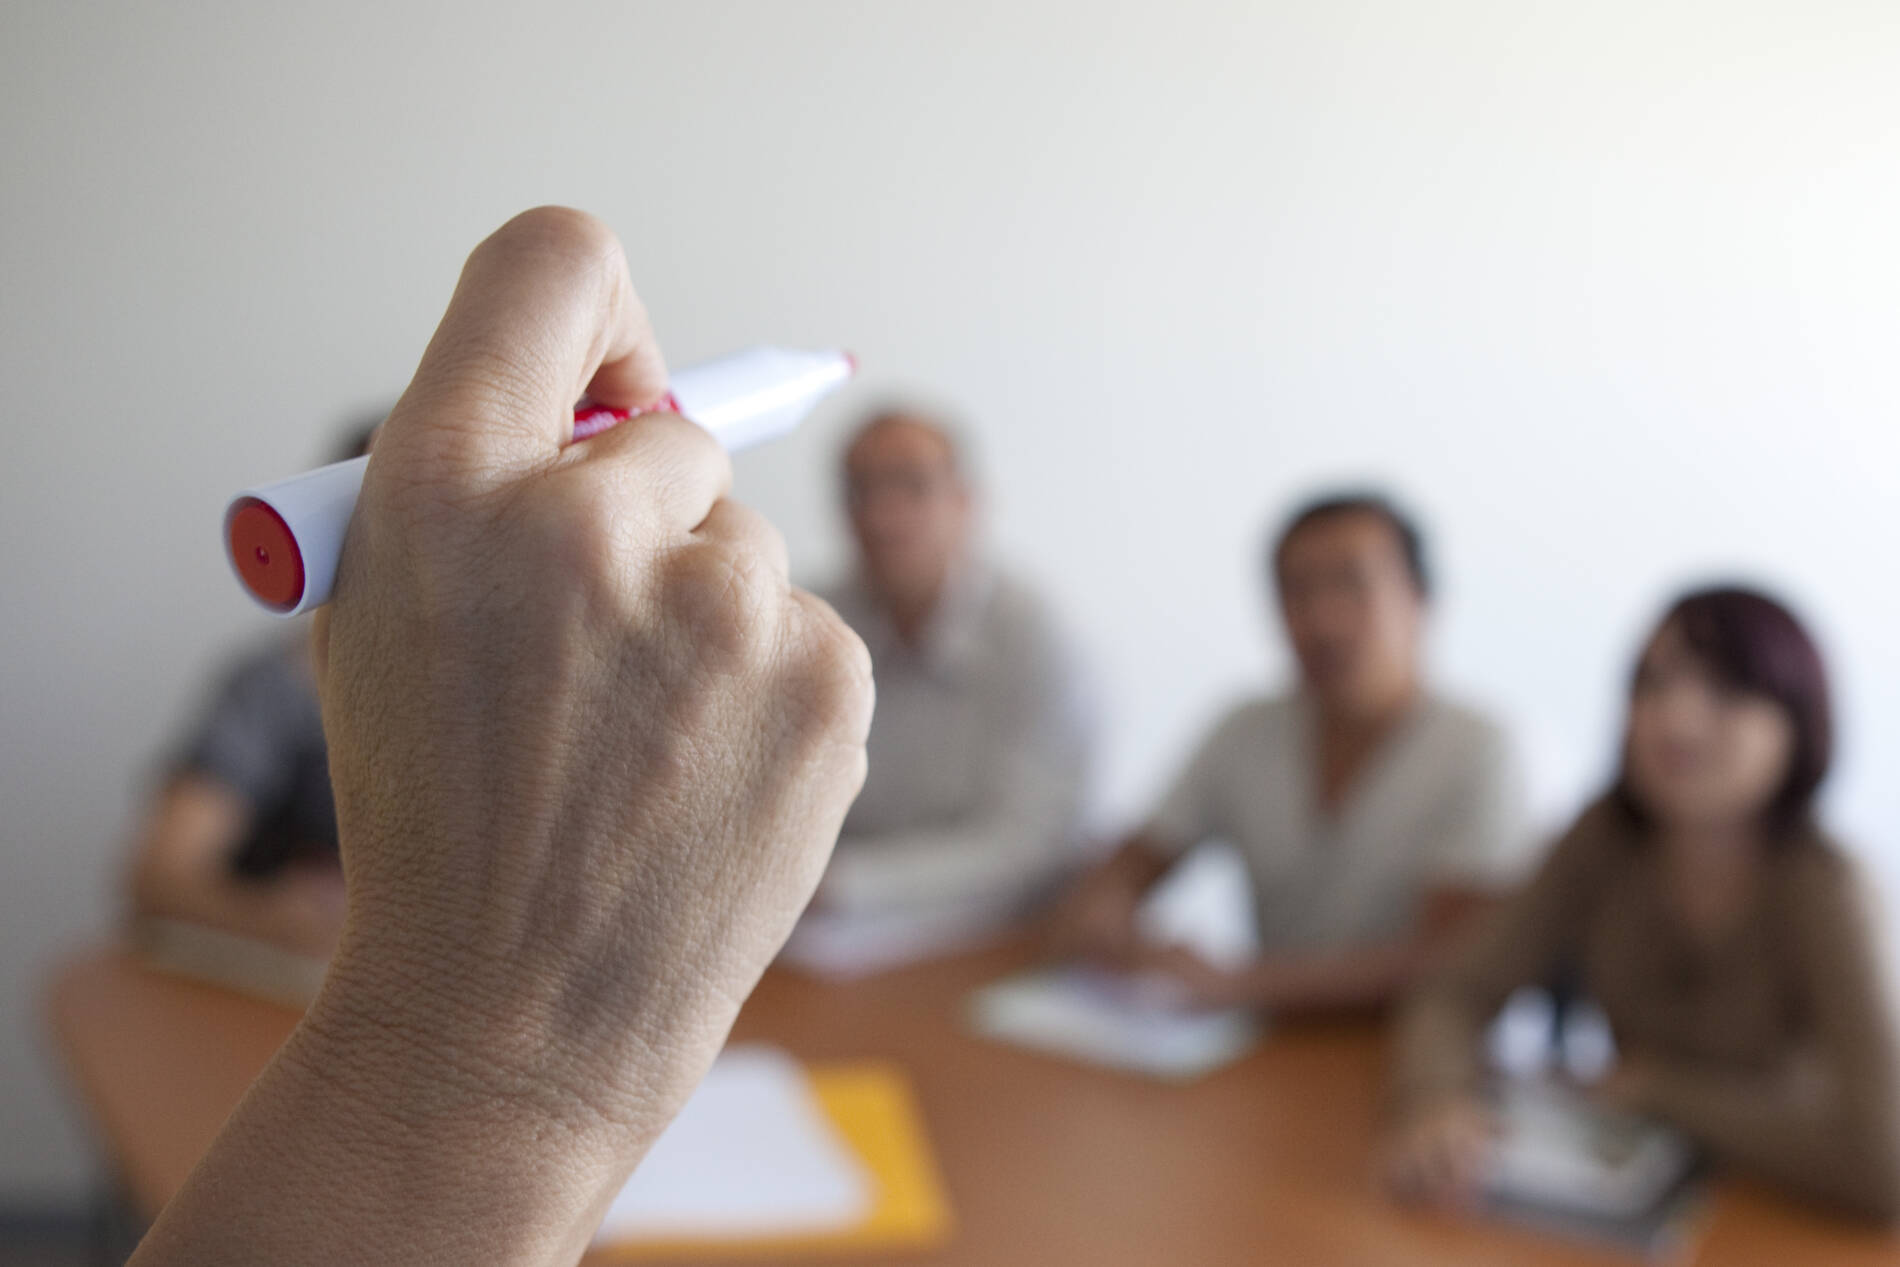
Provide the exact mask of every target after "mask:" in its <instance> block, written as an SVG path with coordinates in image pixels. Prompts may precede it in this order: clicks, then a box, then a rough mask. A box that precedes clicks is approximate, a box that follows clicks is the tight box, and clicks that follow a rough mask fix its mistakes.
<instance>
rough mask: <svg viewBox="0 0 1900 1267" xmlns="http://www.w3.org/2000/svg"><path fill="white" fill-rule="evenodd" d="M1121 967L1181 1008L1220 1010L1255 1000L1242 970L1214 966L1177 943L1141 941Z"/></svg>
mask: <svg viewBox="0 0 1900 1267" xmlns="http://www.w3.org/2000/svg"><path fill="white" fill-rule="evenodd" d="M1122 970H1123V971H1124V972H1126V973H1127V974H1128V975H1129V977H1130V978H1131V979H1132V980H1133V981H1135V982H1136V983H1137V984H1138V985H1140V986H1142V987H1144V988H1145V989H1147V990H1149V991H1151V992H1152V993H1153V994H1154V995H1155V996H1156V997H1158V998H1161V999H1164V1000H1165V1001H1167V1002H1168V1003H1169V1004H1170V1005H1171V1006H1173V1007H1175V1008H1178V1009H1181V1010H1183V1011H1190V1012H1213V1011H1222V1010H1224V1009H1227V1008H1236V1007H1249V1006H1252V1005H1253V1004H1254V1003H1256V1002H1257V1000H1256V999H1254V998H1253V997H1252V994H1251V991H1250V989H1249V982H1248V977H1247V974H1246V973H1245V972H1244V971H1235V970H1233V969H1230V968H1221V967H1217V966H1215V965H1214V964H1212V963H1209V962H1208V961H1207V960H1206V959H1204V958H1203V957H1202V956H1201V955H1200V954H1199V953H1198V952H1196V951H1194V950H1191V949H1189V948H1188V947H1186V946H1182V945H1178V944H1171V945H1165V946H1161V945H1152V944H1144V945H1142V946H1141V947H1140V948H1139V949H1138V950H1136V951H1135V952H1134V953H1133V954H1132V955H1130V956H1128V957H1127V958H1126V959H1125V960H1124V961H1123V963H1122Z"/></svg>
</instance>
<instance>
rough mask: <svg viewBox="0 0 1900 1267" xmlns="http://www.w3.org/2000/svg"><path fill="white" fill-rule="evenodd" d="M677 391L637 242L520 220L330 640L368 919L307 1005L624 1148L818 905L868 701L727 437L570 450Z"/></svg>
mask: <svg viewBox="0 0 1900 1267" xmlns="http://www.w3.org/2000/svg"><path fill="white" fill-rule="evenodd" d="M665 392H666V372H665V368H664V366H663V364H662V362H661V359H660V353H659V349H658V347H657V345H656V344H655V342H654V338H653V335H652V333H651V331H650V329H649V328H648V324H647V318H646V314H645V312H644V310H643V309H642V307H641V304H640V301H639V299H638V297H637V296H636V295H635V294H634V291H633V287H632V284H631V282H630V281H629V279H628V275H627V270H626V263H625V259H624V256H623V254H622V252H621V248H620V245H619V243H618V242H617V241H616V240H615V239H614V237H613V235H612V234H611V233H610V232H609V231H608V230H607V229H606V228H605V227H604V226H602V225H601V224H599V223H598V222H597V221H594V220H593V219H591V218H589V217H586V216H583V215H581V214H580V213H577V212H570V211H563V210H559V209H542V210H539V211H533V212H528V213H526V214H524V215H522V216H519V217H517V218H516V219H514V220H513V221H510V222H509V223H508V224H507V225H506V226H504V227H503V228H502V229H501V230H499V231H498V232H497V233H496V234H495V235H494V236H492V237H491V238H489V239H488V240H487V241H486V242H484V243H482V244H481V246H479V247H478V248H477V249H476V250H475V252H474V253H473V254H472V255H471V256H470V258H469V261H468V264H467V266H466V267H465V269H464V270H463V273H462V277H461V280H460V282H459V284H458V285H457V287H456V292H455V296H454V298H453V300H452V301H451V303H450V305H449V309H448V312H447V314H446V315H445V316H444V318H443V320H442V324H441V326H440V327H439V329H438V330H437V332H436V335H435V337H434V339H433V340H432V342H431V343H430V345H429V348H428V351H427V352H426V353H425V354H424V356H423V359H422V363H421V365H420V367H419V368H418V370H417V372H416V376H415V380H414V381H413V383H412V384H411V385H410V387H409V389H408V391H406V392H405V393H404V395H403V397H402V399H401V400H400V401H399V402H398V404H397V405H396V407H395V409H394V410H393V411H392V412H391V414H390V417H389V420H388V422H387V423H386V424H385V426H384V428H383V431H382V433H381V435H380V436H379V437H378V441H377V445H376V450H375V453H374V455H373V456H372V458H371V460H370V464H369V469H368V471H367V473H366V476H365V478H364V482H363V489H362V493H361V497H360V500H359V502H358V504H357V507H356V512H355V517H354V519H353V520H352V522H351V526H350V531H349V536H348V539H347V542H346V545H345V549H344V554H343V558H342V562H341V566H340V569H339V575H338V580H337V587H336V598H335V601H334V602H333V603H332V605H331V606H330V607H329V608H328V609H327V610H326V611H325V612H323V613H322V614H321V615H320V616H319V624H318V629H317V636H316V642H317V661H318V678H319V687H320V691H321V695H322V700H323V713H324V725H325V733H326V735H327V738H328V740H329V747H330V768H331V775H332V779H333V781H334V783H335V788H336V801H337V813H338V819H339V823H340V825H341V829H342V848H343V858H344V866H345V874H346V876H347V878H348V886H349V908H350V909H349V918H348V922H347V924H346V927H345V930H344V934H343V938H342V942H341V945H340V946H339V948H338V951H337V956H336V959H335V962H334V965H333V971H332V975H331V980H330V983H329V984H328V985H326V988H325V991H324V993H323V995H322V996H321V997H320V998H319V1000H318V1003H317V1004H316V1006H315V1007H314V1008H313V1010H312V1013H311V1016H310V1025H311V1027H312V1028H313V1029H315V1030H317V1031H319V1032H326V1031H334V1032H336V1033H339V1034H343V1035H348V1036H352V1037H355V1036H359V1035H360V1034H362V1033H364V1032H375V1033H377V1034H378V1035H380V1036H381V1040H382V1041H384V1042H385V1043H389V1042H393V1043H394V1044H395V1045H397V1046H400V1047H403V1048H405V1049H409V1050H412V1051H413V1053H414V1054H415V1055H416V1056H417V1057H418V1058H420V1059H424V1060H428V1059H435V1060H438V1061H440V1062H441V1066H442V1068H443V1069H444V1070H445V1071H447V1073H448V1074H449V1075H451V1076H453V1077H454V1078H457V1079H461V1080H464V1081H465V1082H467V1083H468V1084H470V1085H469V1090H471V1091H473V1092H474V1093H475V1094H476V1095H478V1096H479V1095H480V1094H482V1093H483V1092H484V1091H486V1090H489V1089H495V1090H497V1091H498V1093H500V1092H505V1093H506V1094H508V1095H510V1096H520V1095H522V1094H524V1093H525V1094H526V1095H528V1096H529V1097H530V1098H531V1099H532V1100H533V1101H534V1103H535V1104H536V1105H537V1106H538V1108H537V1111H545V1112H547V1113H548V1114H550V1115H551V1116H552V1117H553V1118H555V1119H557V1120H558V1121H559V1122H560V1124H561V1125H563V1126H573V1125H575V1124H577V1123H578V1124H580V1125H582V1126H583V1127H586V1128H589V1129H592V1128H595V1127H600V1128H604V1129H605V1131H606V1132H607V1134H608V1137H609V1138H608V1141H607V1142H608V1150H607V1151H608V1152H610V1153H611V1152H613V1151H614V1148H615V1147H616V1146H615V1145H614V1144H613V1142H612V1141H613V1140H614V1139H618V1140H619V1144H618V1148H619V1149H620V1153H621V1155H622V1156H624V1157H625V1161H626V1164H628V1165H630V1164H631V1161H632V1158H633V1156H637V1153H638V1150H639V1149H640V1148H642V1147H644V1145H645V1143H648V1142H650V1141H651V1138H652V1137H653V1136H654V1135H656V1134H657V1133H658V1131H659V1130H660V1129H661V1127H662V1126H663V1125H664V1124H665V1122H666V1121H668V1120H669V1119H670V1118H671V1116H672V1114H673V1112H675V1111H676V1110H677V1108H678V1107H679V1105H680V1104H681V1103H682V1102H683V1101H684V1099H685V1097H686V1096H687V1094H688V1093H689V1092H690V1090H691V1089H692V1087H693V1086H694V1085H695V1084H696V1083H697V1082H698V1080H699V1078H700V1077H701V1076H702V1075H703V1073H704V1071H705V1069H706V1067H707V1066H708V1064H709V1063H710V1062H711V1060H712V1057H713V1056H714V1054H715V1053H716V1052H717V1050H718V1048H719V1047H720V1045H721V1043H722V1042H723V1040H724V1037H725V1035H726V1032H727V1030H728V1028H729V1027H730V1025H731V1022H732V1020H733V1017H734V1015H735V1014H736V1012H737V1010H738V1007H739V1005H740V1003H741V1002H742V1001H743V1000H744V999H745V997H746V995H747V994H748V993H749V992H750V991H751V989H752V986H753V985H754V984H755V982H756V981H757V979H758V977H759V974H760V973H761V972H762V971H763V969H764V967H765V965H766V964H767V963H768V962H769V961H770V960H771V958H772V957H773V955H774V954H775V953H776V952H777V950H778V948H779V946H780V944H781V943H782V942H783V941H784V939H785V936H786V934H787V933H788V932H789V930H790V928H791V926H792V923H793V921H794V919H795V918H796V916H797V914H798V912H799V911H800V910H801V909H802V908H803V906H804V905H805V902H806V901H807V899H808V898H809V897H810V895H811V892H812V889H813V886H814V885H815V884H816V883H817V880H818V877H819V876H820V874H821V873H822V872H823V870H824V865H825V859H826V856H827V854H828V853H829V851H830V848H831V846H832V843H833V841H834V840H835V839H836V836H837V832H838V827H839V824H840V822H841V821H842V818H843V815H844V812H845V809H846V808H847V807H848V805H849V804H850V802H851V799H852V798H853V797H854V796H855V795H856V793H857V790H858V788H859V786H860V784H861V782H862V780H863V775H864V760H865V758H864V739H865V733H866V730H867V728H868V725H869V719H870V710H871V697H872V693H871V680H870V661H869V657H868V656H867V654H866V652H865V650H864V647H863V645H862V644H861V643H860V642H859V641H858V639H857V638H856V637H855V636H854V635H853V634H852V633H851V632H850V631H849V630H848V629H847V628H846V627H845V626H844V625H843V624H842V623H841V622H840V621H839V620H838V618H837V617H836V616H835V615H834V614H833V613H832V612H831V611H830V609H829V608H828V607H826V606H824V605H823V604H822V603H820V602H819V601H817V600H816V599H813V598H811V597H810V596H809V595H806V594H804V593H802V592H799V591H796V590H793V589H792V588H791V587H790V585H789V583H788V581H787V578H786V557H785V548H784V544H783V542H782V540H781V539H780V538H779V536H778V534H777V532H776V531H774V530H773V529H772V528H771V527H770V526H769V525H768V524H767V523H766V522H765V521H764V520H763V519H762V518H761V517H760V516H758V515H757V514H756V513H754V512H753V511H751V510H749V509H747V508H745V507H743V506H741V505H739V504H737V503H735V502H732V501H728V500H726V497H725V495H726V492H727V490H728V487H729V483H730V467H729V465H728V462H727V459H726V456H725V454H724V452H723V451H722V450H721V449H720V448H719V446H718V444H717V443H715V442H714V441H713V439H712V438H711V437H710V436H709V435H708V434H707V433H706V432H705V431H704V430H702V429H700V428H699V427H696V426H694V425H693V424H691V423H689V422H687V421H685V420H684V419H681V418H679V417H676V416H675V415H673V414H670V413H655V414H648V415H644V416H640V417H636V418H633V419H630V420H628V421H626V422H623V423H621V424H620V425H619V426H618V427H616V428H614V429H613V430H611V431H608V432H606V433H605V434H602V435H599V436H596V437H594V438H592V439H590V440H588V441H587V442H586V443H585V444H580V445H574V446H572V447H565V446H566V442H567V440H568V438H569V435H570V431H571V418H572V406H573V403H574V401H575V399H576V398H577V397H579V396H581V395H582V394H583V393H586V394H587V395H589V396H591V397H592V398H593V399H595V400H596V401H599V402H601V403H604V404H610V405H617V406H622V407H639V406H648V405H652V404H653V403H655V402H657V401H659V400H660V399H661V398H662V397H663V396H664V394H665ZM366 1026H367V1030H366V1029H365V1027H366Z"/></svg>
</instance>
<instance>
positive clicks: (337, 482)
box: [224, 347, 857, 616]
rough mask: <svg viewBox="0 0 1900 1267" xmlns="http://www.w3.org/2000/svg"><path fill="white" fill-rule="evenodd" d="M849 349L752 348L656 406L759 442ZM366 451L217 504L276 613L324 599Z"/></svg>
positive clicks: (608, 417)
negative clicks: (221, 505)
mask: <svg viewBox="0 0 1900 1267" xmlns="http://www.w3.org/2000/svg"><path fill="white" fill-rule="evenodd" d="M856 370H857V362H856V361H854V360H853V359H852V358H851V354H850V353H849V352H799V351H793V350H790V349H786V348H773V347H756V348H747V349H746V350H745V351H743V352H735V353H733V354H732V355H731V356H726V357H721V358H720V359H719V360H717V361H708V362H707V363H705V364H704V365H695V366H693V367H692V368H691V369H684V370H680V371H679V372H678V373H676V374H674V375H673V376H672V391H671V392H670V393H669V394H668V395H667V397H666V399H665V400H664V401H662V402H661V403H660V404H659V406H657V407H658V408H660V409H670V410H673V411H674V412H676V413H679V414H682V415H684V416H685V417H687V418H689V419H691V420H692V421H694V422H696V423H698V424H699V425H700V426H702V427H704V428H706V430H708V431H710V432H712V436H713V439H715V440H717V441H719V443H720V444H722V445H724V446H725V447H726V450H727V451H728V452H733V453H736V452H738V451H739V450H740V449H746V448H750V447H751V446H753V445H755V444H762V443H764V442H765V441H767V440H771V439H774V438H776V437H778V436H781V435H784V434H785V433H786V432H788V431H790V430H791V429H792V428H793V427H796V426H797V425H798V424H799V423H800V422H802V421H803V420H804V418H805V415H807V414H809V413H810V412H811V411H812V407H813V406H815V405H816V404H817V403H818V402H819V401H820V400H822V399H824V398H825V397H826V396H828V395H830V394H831V392H832V391H833V390H834V389H835V388H837V387H838V386H840V385H841V384H842V383H844V382H845V380H847V379H849V378H850V377H851V375H852V374H853V373H855V372H856ZM627 416H628V415H627V412H626V411H625V410H620V409H607V408H604V407H601V406H586V405H584V406H582V407H580V408H578V409H576V410H575V411H574V438H575V439H576V440H585V439H586V438H587V437H588V436H591V435H595V434H597V433H599V432H601V431H605V430H607V428H609V427H611V426H613V425H614V424H615V423H616V422H619V421H620V420H621V419H623V418H625V417H627ZM368 464H369V458H368V457H360V458H352V459H350V460H349V461H347V462H337V463H335V464H333V465H330V466H324V467H319V468H318V469H316V470H314V471H306V472H305V473H304V474H302V475H293V476H291V477H290V478H289V479H286V480H279V481H277V482H276V483H275V484H264V485H261V486H259V487H257V488H250V489H246V490H245V491H243V492H242V493H239V494H238V495H237V496H236V497H234V498H233V499H232V500H231V504H230V506H229V507H228V508H227V509H226V510H225V512H224V545H225V550H226V552H227V553H228V554H229V556H230V559H231V570H232V571H233V572H234V573H236V575H237V578H238V582H239V583H240V584H242V585H243V586H244V588H245V590H246V591H247V592H249V594H250V595H251V597H252V598H255V599H256V600H257V601H258V603H259V604H260V605H262V606H264V607H266V608H268V609H270V610H271V611H273V612H276V613H277V614H278V615H281V616H295V615H298V614H299V613H302V612H307V611H309V610H311V609H312V608H314V607H321V606H322V605H323V604H325V603H327V602H329V601H330V587H331V585H332V584H334V583H335V581H336V565H337V560H338V558H339V557H340V556H341V555H342V553H343V534H344V532H345V531H346V530H347V529H348V528H349V526H350V513H351V512H352V511H353V510H355V509H356V495H357V493H358V491H359V490H361V488H362V486H363V469H364V467H366V466H367V465H368Z"/></svg>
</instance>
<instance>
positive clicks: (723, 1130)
mask: <svg viewBox="0 0 1900 1267" xmlns="http://www.w3.org/2000/svg"><path fill="white" fill-rule="evenodd" d="M875 1197H876V1193H875V1192H874V1191H873V1186H872V1180H871V1177H870V1176H869V1175H867V1174H866V1172H865V1170H864V1167H863V1165H862V1164H861V1163H860V1162H859V1160H858V1158H857V1157H856V1156H855V1155H854V1154H853V1153H852V1151H851V1149H850V1146H849V1145H848V1144H846V1142H845V1141H844V1140H843V1139H842V1138H841V1137H840V1136H839V1134H838V1131H837V1129H836V1128H835V1127H834V1126H833V1125H832V1123H831V1122H830V1120H829V1119H828V1118H827V1117H826V1116H825V1114H824V1111H823V1109H822V1108H821V1106H820V1104H819V1102H818V1098H817V1096H816V1095H815V1094H814V1092H813V1090H812V1086H811V1082H810V1080H809V1079H808V1078H807V1076H806V1074H805V1071H804V1069H803V1068H801V1067H800V1066H799V1064H798V1062H797V1061H795V1060H793V1059H792V1058H791V1057H790V1056H788V1055H786V1054H785V1053H784V1052H782V1051H779V1050H778V1049H776V1048H772V1047H761V1046H742V1047H729V1048H727V1049H726V1051H725V1052H723V1053H722V1054H721V1055H720V1057H719V1059H718V1060H717V1061H715V1062H714V1064H713V1067H712V1071H711V1072H710V1073H708V1074H707V1075H706V1080H705V1081H704V1082H703V1083H701V1084H700V1086H699V1089H698V1090H697V1091H695V1092H694V1093H693V1096H692V1098H691V1099H690V1100H688V1101H687V1102H686V1107H685V1109H683V1110H682V1111H681V1112H680V1115H679V1116H678V1117H677V1118H675V1119H674V1121H673V1124H672V1125H671V1126H669V1127H668V1128H667V1130H666V1133H665V1134H664V1135H662V1136H660V1140H659V1142H658V1143H657V1144H655V1145H654V1146H653V1151H652V1152H650V1153H648V1154H647V1157H646V1160H645V1161H644V1162H642V1163H641V1165H640V1168H639V1169H638V1170H637V1171H635V1172H634V1175H633V1178H632V1179H630V1180H629V1181H628V1182H627V1186H626V1187H625V1188H623V1189H621V1192H620V1195H619V1196H618V1197H616V1198H615V1199H614V1202H613V1204H612V1206H610V1207H609V1208H608V1211H607V1217H606V1218H605V1219H604V1220H603V1221H602V1222H601V1225H600V1230H599V1231H598V1232H597V1233H596V1234H595V1237H594V1239H595V1241H596V1243H612V1242H615V1241H639V1240H654V1241H658V1240H664V1241H687V1240H705V1241H725V1240H756V1239H759V1238H762V1237H799V1236H813V1235H823V1234H831V1233H842V1232H849V1231H851V1230H852V1229H854V1228H856V1227H858V1226H859V1225H861V1224H863V1223H864V1222H865V1221H866V1220H867V1219H868V1218H869V1217H870V1216H871V1214H872V1211H873V1209H874V1202H875Z"/></svg>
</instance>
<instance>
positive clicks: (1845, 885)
mask: <svg viewBox="0 0 1900 1267" xmlns="http://www.w3.org/2000/svg"><path fill="white" fill-rule="evenodd" d="M1770 867H1771V869H1772V871H1773V880H1772V882H1771V883H1770V884H1769V886H1768V891H1769V892H1770V893H1771V894H1774V895H1776V896H1778V897H1779V898H1780V899H1781V901H1782V903H1783V904H1784V905H1785V906H1786V907H1787V908H1788V909H1789V910H1790V911H1792V912H1794V913H1795V914H1796V916H1797V918H1800V919H1804V920H1819V921H1822V922H1824V923H1833V922H1836V921H1838V920H1841V919H1855V920H1860V921H1863V922H1865V923H1870V924H1878V923H1881V922H1883V921H1880V920H1879V919H1878V908H1879V906H1880V902H1879V898H1878V895H1877V894H1876V893H1875V891H1874V884H1873V882H1872V880H1871V878H1870V877H1869V875H1868V873H1867V870H1866V868H1865V867H1864V866H1862V865H1861V862H1860V859H1859V858H1858V857H1857V856H1856V855H1855V854H1854V852H1853V851H1852V850H1851V849H1850V848H1848V847H1847V846H1846V845H1845V844H1843V843H1842V841H1841V839H1840V838H1839V837H1838V836H1836V835H1834V834H1833V833H1832V832H1830V831H1828V830H1827V829H1826V828H1824V827H1822V826H1820V825H1819V824H1816V823H1807V824H1803V825H1802V826H1800V827H1797V828H1796V829H1795V830H1793V831H1792V832H1790V833H1789V834H1788V836H1787V838H1786V839H1785V840H1784V841H1783V845H1782V847H1781V848H1780V849H1777V850H1775V851H1774V853H1773V854H1771V855H1770Z"/></svg>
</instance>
